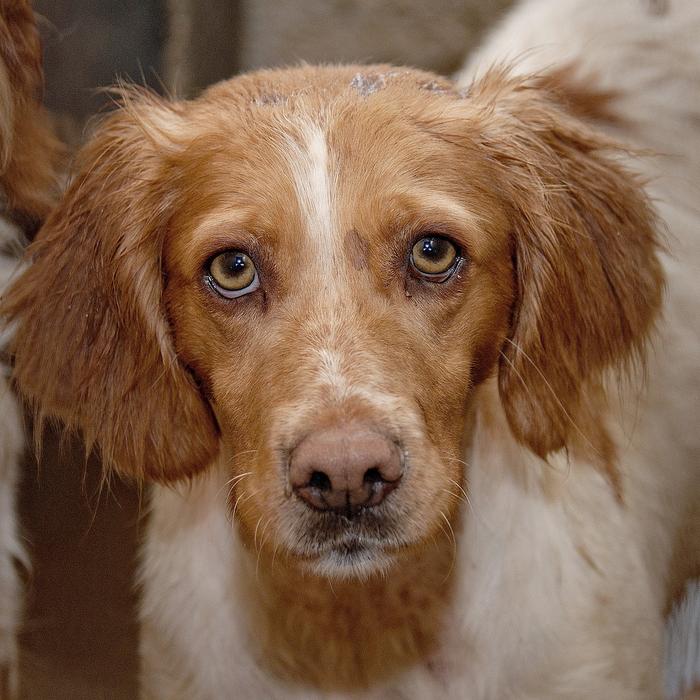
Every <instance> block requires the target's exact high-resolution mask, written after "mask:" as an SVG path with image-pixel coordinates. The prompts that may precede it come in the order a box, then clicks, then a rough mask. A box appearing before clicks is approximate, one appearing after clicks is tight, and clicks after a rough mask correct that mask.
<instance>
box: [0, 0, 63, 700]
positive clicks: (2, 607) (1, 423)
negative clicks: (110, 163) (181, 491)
mask: <svg viewBox="0 0 700 700" xmlns="http://www.w3.org/2000/svg"><path fill="white" fill-rule="evenodd" d="M42 84H43V74H42V68H41V45H40V41H39V34H38V31H37V27H36V22H35V18H34V15H33V13H32V10H31V7H30V5H29V3H28V2H25V1H24V0H2V1H1V2H0V197H1V198H2V201H1V203H0V293H1V290H3V289H4V288H5V287H6V285H7V284H9V282H10V280H11V279H12V277H13V276H14V275H15V273H16V272H17V267H18V264H19V254H20V252H21V248H20V244H21V240H22V238H23V237H24V236H28V235H31V234H32V232H34V231H35V230H36V228H37V226H38V224H39V222H40V221H41V220H42V219H43V218H44V217H45V216H46V214H47V213H48V211H49V209H50V208H51V205H52V204H53V203H54V202H55V200H56V197H57V193H58V189H57V180H56V172H57V168H58V163H59V160H60V157H61V152H62V151H61V147H60V145H59V142H58V141H57V140H56V138H55V136H54V134H53V131H52V129H51V126H50V124H49V121H48V117H47V115H46V113H45V111H44V109H43V107H42V106H41V102H40V93H41V87H42ZM7 336H8V330H7V329H4V330H2V332H0V348H4V347H5V345H6V343H7V340H8V337H7ZM23 447H24V430H23V427H22V421H21V414H20V409H19V406H18V403H17V400H16V398H15V397H14V395H13V394H12V392H11V390H10V387H9V384H8V380H7V372H6V367H5V366H4V365H0V697H2V698H7V697H14V695H15V694H16V692H17V638H16V633H17V627H18V624H19V619H20V614H21V593H20V585H19V581H18V578H17V573H16V570H15V562H16V561H20V562H24V563H25V565H26V556H25V554H24V551H23V548H22V546H21V544H20V539H19V534H18V529H17V523H16V516H15V508H14V499H15V486H16V483H15V482H16V480H17V478H18V463H19V459H20V456H21V453H22V450H23Z"/></svg>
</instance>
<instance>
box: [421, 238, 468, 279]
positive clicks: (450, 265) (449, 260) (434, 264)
mask: <svg viewBox="0 0 700 700" xmlns="http://www.w3.org/2000/svg"><path fill="white" fill-rule="evenodd" d="M458 261H459V254H458V252H457V248H455V246H454V245H453V244H452V243H451V242H450V241H449V240H448V239H447V238H443V237H442V236H425V237H424V238H421V239H419V240H418V241H416V243H415V244H414V246H413V248H412V249H411V265H412V266H413V268H414V270H416V272H418V273H419V274H420V276H421V277H424V278H427V279H428V280H431V281H433V282H444V281H445V280H446V279H447V278H448V277H449V276H450V275H451V274H452V272H453V271H454V269H455V267H456V265H457V262H458Z"/></svg>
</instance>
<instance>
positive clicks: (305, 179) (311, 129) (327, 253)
mask: <svg viewBox="0 0 700 700" xmlns="http://www.w3.org/2000/svg"><path fill="white" fill-rule="evenodd" d="M287 143H288V146H289V149H290V151H289V164H290V166H291V169H292V177H293V178H294V189H295V190H296V193H297V197H298V198H299V205H300V208H301V211H302V215H303V216H304V219H305V220H306V229H307V234H308V235H309V237H310V238H311V240H312V241H314V243H315V244H314V248H316V250H318V252H319V259H320V260H324V261H328V260H330V259H331V258H332V257H333V253H334V252H335V248H336V247H337V246H338V245H340V241H339V237H338V236H337V235H336V234H335V232H334V226H333V224H334V220H333V219H334V217H333V178H332V176H331V173H330V166H329V158H328V143H327V142H326V137H325V134H324V133H323V129H322V128H321V127H320V126H319V125H318V124H316V123H314V122H311V121H305V122H303V123H302V124H301V125H300V129H299V132H298V136H296V137H295V136H292V135H290V136H289V137H288V139H287ZM328 274H329V275H330V274H331V271H330V270H328Z"/></svg>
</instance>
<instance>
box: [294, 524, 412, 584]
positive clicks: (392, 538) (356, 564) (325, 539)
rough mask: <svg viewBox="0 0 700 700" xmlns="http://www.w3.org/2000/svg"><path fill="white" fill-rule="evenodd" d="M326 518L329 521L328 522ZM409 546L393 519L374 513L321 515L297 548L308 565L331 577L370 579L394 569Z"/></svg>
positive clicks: (300, 540)
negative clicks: (399, 556)
mask: <svg viewBox="0 0 700 700" xmlns="http://www.w3.org/2000/svg"><path fill="white" fill-rule="evenodd" d="M324 521H325V522H324ZM404 546H405V543H404V542H403V539H402V538H401V536H400V534H399V532H397V531H396V529H395V527H393V526H392V524H391V522H390V520H387V519H383V518H378V517H377V516H376V515H374V514H372V513H369V512H368V513H365V514H363V513H360V514H358V515H356V516H355V517H353V518H346V517H344V516H329V517H326V516H321V517H320V518H319V519H318V521H317V523H316V525H315V526H314V527H309V528H307V529H306V534H305V535H304V536H303V537H301V538H299V540H298V543H297V545H296V546H295V547H294V550H295V554H297V555H298V556H300V558H301V560H302V561H303V563H304V566H305V567H306V568H308V569H310V570H311V571H312V572H313V573H316V574H319V575H322V576H325V577H329V578H366V577H368V576H371V575H373V574H376V573H381V572H385V571H386V570H387V569H388V568H390V566H391V564H392V563H393V561H394V559H395V557H396V555H397V553H398V551H399V550H401V549H402V548H403V547H404Z"/></svg>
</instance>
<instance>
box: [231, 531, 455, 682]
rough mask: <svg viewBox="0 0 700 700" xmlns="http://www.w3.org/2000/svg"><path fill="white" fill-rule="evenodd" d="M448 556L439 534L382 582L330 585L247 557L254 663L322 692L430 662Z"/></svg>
mask: <svg viewBox="0 0 700 700" xmlns="http://www.w3.org/2000/svg"><path fill="white" fill-rule="evenodd" d="M456 556H457V552H456V546H455V544H454V542H453V541H452V540H451V539H448V537H447V536H445V537H440V538H439V539H436V540H435V541H434V542H431V544H430V545H427V546H425V547H424V548H422V549H421V550H419V551H416V552H412V553H410V554H405V555H403V557H402V558H401V559H400V560H399V561H397V562H396V564H395V565H394V567H393V568H392V569H391V570H390V571H388V572H387V573H386V575H384V576H377V577H375V578H370V579H368V580H365V581H358V580H350V581H330V580H329V579H326V578H321V577H317V576H315V575H312V574H310V573H308V572H305V571H303V570H302V569H300V568H299V567H298V565H296V564H294V563H291V562H284V561H280V558H279V557H277V560H276V561H275V562H274V563H273V562H272V561H269V560H266V561H259V562H258V561H257V560H256V559H257V557H254V556H252V554H251V555H250V557H249V559H250V562H249V563H250V566H248V567H246V569H247V570H246V571H245V572H242V573H241V575H242V576H244V577H245V578H246V581H245V585H246V587H247V589H248V596H247V599H248V600H250V601H251V603H252V604H251V607H250V609H249V610H250V617H249V620H250V626H251V627H250V636H251V641H252V642H253V643H254V644H255V645H257V647H258V653H259V658H260V660H261V663H262V664H263V665H264V666H266V667H267V668H268V669H270V670H272V671H273V672H274V673H275V675H277V676H278V677H280V678H282V679H284V680H286V681H287V682H292V683H298V684H301V685H306V686H312V687H316V688H319V689H323V690H328V691H331V690H342V689H347V690H350V689H361V688H366V687H369V686H370V685H373V684H375V683H380V682H381V681H382V680H384V679H387V678H390V677H391V676H392V675H394V674H396V673H399V672H400V671H402V670H405V669H407V668H410V667H411V666H413V665H414V664H417V663H430V659H431V656H432V655H433V654H434V652H435V651H436V642H437V639H438V638H439V636H440V631H441V628H442V625H443V624H444V619H445V614H446V610H447V608H448V606H449V602H450V599H451V595H452V589H453V580H452V579H453V576H452V571H453V565H454V559H455V557H456Z"/></svg>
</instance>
